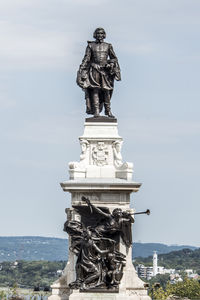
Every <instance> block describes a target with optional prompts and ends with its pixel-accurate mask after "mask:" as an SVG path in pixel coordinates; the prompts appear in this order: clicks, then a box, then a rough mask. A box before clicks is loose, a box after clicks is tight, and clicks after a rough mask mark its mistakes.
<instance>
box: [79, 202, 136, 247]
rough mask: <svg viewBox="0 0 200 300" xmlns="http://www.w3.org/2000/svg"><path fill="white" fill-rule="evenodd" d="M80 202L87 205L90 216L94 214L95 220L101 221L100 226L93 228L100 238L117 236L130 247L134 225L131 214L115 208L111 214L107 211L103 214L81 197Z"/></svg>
mask: <svg viewBox="0 0 200 300" xmlns="http://www.w3.org/2000/svg"><path fill="white" fill-rule="evenodd" d="M82 201H85V202H86V203H87V205H88V206H89V208H90V211H91V214H95V216H94V217H95V219H96V220H98V217H99V218H100V219H101V220H100V222H99V223H100V224H99V225H97V226H95V230H96V232H97V233H98V234H99V235H100V236H106V237H109V238H112V236H114V235H116V234H118V235H120V236H121V238H122V240H123V242H124V244H125V245H126V246H127V247H130V246H131V245H132V231H131V225H132V223H134V218H133V217H132V215H131V213H129V212H128V211H122V209H121V208H115V209H114V210H113V212H112V213H110V211H109V209H108V210H107V212H105V211H103V210H102V209H100V208H99V207H96V206H94V205H93V204H92V203H91V202H90V200H89V199H88V198H85V197H82Z"/></svg>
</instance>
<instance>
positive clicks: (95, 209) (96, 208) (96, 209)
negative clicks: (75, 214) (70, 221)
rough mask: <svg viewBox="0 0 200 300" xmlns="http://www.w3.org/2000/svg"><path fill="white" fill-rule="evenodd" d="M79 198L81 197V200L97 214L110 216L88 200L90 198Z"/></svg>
mask: <svg viewBox="0 0 200 300" xmlns="http://www.w3.org/2000/svg"><path fill="white" fill-rule="evenodd" d="M81 199H82V201H85V202H86V203H87V205H88V206H89V207H90V208H91V209H92V210H93V211H95V212H97V213H98V214H100V215H102V216H104V217H105V218H110V214H107V213H105V212H103V211H102V210H101V209H100V208H98V207H96V206H94V205H93V204H92V203H91V202H90V200H89V199H88V198H86V197H84V196H83V197H82V198H81Z"/></svg>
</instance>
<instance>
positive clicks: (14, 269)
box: [0, 261, 66, 289]
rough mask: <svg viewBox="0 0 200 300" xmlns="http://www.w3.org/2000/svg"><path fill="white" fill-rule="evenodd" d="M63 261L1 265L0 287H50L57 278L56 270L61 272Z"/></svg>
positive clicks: (4, 263)
mask: <svg viewBox="0 0 200 300" xmlns="http://www.w3.org/2000/svg"><path fill="white" fill-rule="evenodd" d="M65 265H66V262H65V261H60V262H52V261H51V262H50V261H19V262H18V264H17V265H15V264H14V263H11V262H3V263H1V266H2V269H1V271H0V286H4V287H13V286H14V285H15V284H17V285H18V286H20V287H25V288H34V286H40V288H42V289H44V288H45V287H47V286H50V285H51V284H52V283H53V282H54V281H55V280H56V279H57V278H58V275H57V270H63V269H64V267H65Z"/></svg>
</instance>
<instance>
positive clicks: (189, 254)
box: [134, 248, 200, 274]
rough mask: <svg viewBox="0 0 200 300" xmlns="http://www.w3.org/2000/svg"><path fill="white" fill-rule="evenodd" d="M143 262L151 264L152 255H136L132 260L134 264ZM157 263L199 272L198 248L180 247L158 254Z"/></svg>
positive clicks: (199, 250) (199, 249) (199, 252)
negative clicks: (179, 248)
mask: <svg viewBox="0 0 200 300" xmlns="http://www.w3.org/2000/svg"><path fill="white" fill-rule="evenodd" d="M138 264H143V265H146V266H152V256H149V257H146V258H144V257H137V258H136V259H135V261H134V265H138ZM158 265H159V266H163V267H165V268H167V269H168V268H173V269H176V270H184V269H194V270H196V271H197V273H198V274H200V248H198V249H195V250H191V249H182V250H179V251H172V252H170V253H166V254H159V255H158Z"/></svg>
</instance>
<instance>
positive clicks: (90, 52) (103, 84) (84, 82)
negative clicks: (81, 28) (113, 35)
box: [77, 28, 121, 118]
mask: <svg viewBox="0 0 200 300" xmlns="http://www.w3.org/2000/svg"><path fill="white" fill-rule="evenodd" d="M93 37H94V38H95V41H88V46H87V48H86V52H85V56H84V58H83V61H82V63H81V65H80V67H79V70H78V73H77V84H78V85H79V86H80V87H81V88H82V89H83V90H84V92H85V99H86V113H87V114H92V115H94V117H95V118H97V117H99V114H100V112H101V111H102V109H103V107H104V109H105V115H107V116H108V117H110V118H114V116H113V115H112V113H111V105H110V99H111V96H112V93H113V87H114V80H117V81H119V80H121V75H120V67H119V64H118V59H117V57H116V55H115V52H114V50H113V47H112V45H111V44H109V43H105V42H104V39H105V37H106V32H105V30H104V29H103V28H97V29H96V30H95V32H94V34H93Z"/></svg>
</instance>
